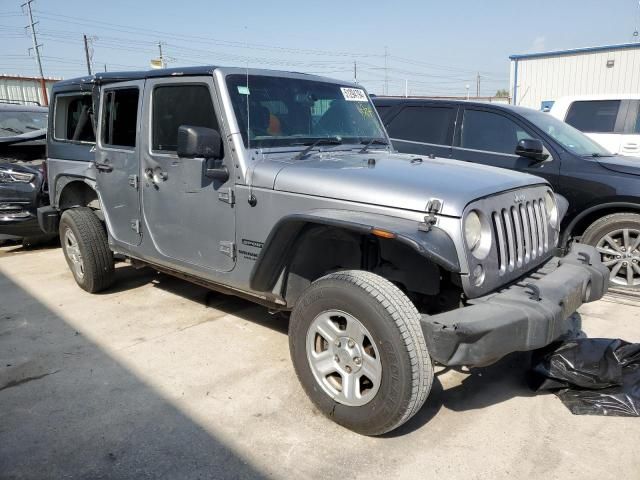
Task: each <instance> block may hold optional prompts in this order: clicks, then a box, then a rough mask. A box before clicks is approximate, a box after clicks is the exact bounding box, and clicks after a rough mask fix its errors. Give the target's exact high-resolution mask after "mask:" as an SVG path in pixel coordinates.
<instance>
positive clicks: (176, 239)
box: [141, 77, 235, 272]
mask: <svg viewBox="0 0 640 480" xmlns="http://www.w3.org/2000/svg"><path fill="white" fill-rule="evenodd" d="M144 104H145V107H144V118H145V119H149V120H148V121H146V122H144V123H145V127H144V129H143V131H144V135H145V138H146V139H147V141H148V145H146V146H145V148H144V152H143V153H142V171H141V175H142V177H143V181H142V209H143V217H144V225H145V228H144V230H145V231H146V232H149V235H148V236H146V235H145V239H144V242H145V245H146V242H151V243H152V247H153V250H155V252H156V254H157V255H158V258H159V259H161V260H163V259H164V260H165V261H172V262H174V261H176V260H177V261H181V262H184V264H186V266H195V267H200V268H202V269H211V270H216V271H222V272H226V271H229V270H231V269H232V268H233V266H234V264H235V243H234V242H235V208H234V204H233V202H234V195H233V190H232V187H233V176H231V178H230V179H229V180H228V181H227V182H224V183H222V182H220V181H218V180H213V179H211V178H208V177H206V176H205V175H204V170H205V160H204V159H202V158H180V157H178V155H177V154H176V149H177V143H178V141H177V138H178V127H180V126H181V125H191V126H200V127H208V128H214V129H216V130H218V131H220V132H221V134H222V137H223V138H224V134H223V133H222V131H221V130H220V129H221V127H222V125H223V124H222V122H221V117H220V116H219V115H218V110H219V109H218V108H217V107H215V106H214V105H218V102H217V97H216V94H215V88H214V83H213V77H189V78H182V79H177V78H164V79H162V78H160V79H148V80H147V83H146V86H145V102H144ZM223 161H224V163H225V165H226V166H227V168H228V169H229V171H230V172H233V170H234V168H233V162H232V161H231V155H230V152H228V151H226V149H225V158H224V159H223ZM150 246H151V245H150ZM146 251H148V250H146Z"/></svg>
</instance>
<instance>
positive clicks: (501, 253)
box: [491, 199, 549, 275]
mask: <svg viewBox="0 0 640 480" xmlns="http://www.w3.org/2000/svg"><path fill="white" fill-rule="evenodd" d="M491 220H492V223H493V230H494V234H495V237H494V238H495V239H496V246H497V250H498V266H499V270H498V272H499V274H500V275H504V273H505V272H507V271H509V272H512V271H513V270H514V269H516V268H520V267H522V266H523V265H527V264H528V263H529V262H531V261H533V260H535V259H536V258H539V257H541V256H542V255H544V253H546V252H547V251H548V250H549V224H548V218H547V212H546V209H545V206H544V200H543V199H538V200H531V201H526V202H522V203H520V204H518V205H514V206H512V207H510V208H503V209H501V210H496V211H494V212H493V213H492V214H491Z"/></svg>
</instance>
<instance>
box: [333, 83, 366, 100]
mask: <svg viewBox="0 0 640 480" xmlns="http://www.w3.org/2000/svg"><path fill="white" fill-rule="evenodd" d="M340 90H342V96H343V97H344V99H345V100H346V101H348V102H368V101H369V99H368V98H367V94H366V93H364V90H362V89H361V88H347V87H340Z"/></svg>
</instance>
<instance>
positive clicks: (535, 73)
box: [511, 44, 640, 109]
mask: <svg viewBox="0 0 640 480" xmlns="http://www.w3.org/2000/svg"><path fill="white" fill-rule="evenodd" d="M611 60H613V66H611V67H608V66H607V62H610V61H611ZM516 62H517V69H518V73H517V74H518V78H517V89H516V90H517V93H516V96H517V98H516V99H515V101H514V103H516V104H518V105H522V106H525V107H531V108H536V109H539V108H540V107H541V104H542V102H544V101H555V100H557V99H558V98H559V97H562V96H565V95H590V94H614V93H640V44H638V48H631V49H629V48H627V49H615V48H613V49H611V50H606V51H594V52H582V53H570V54H566V55H563V54H557V55H553V56H541V57H533V58H519V59H517V60H511V95H512V96H513V90H514V76H515V64H516Z"/></svg>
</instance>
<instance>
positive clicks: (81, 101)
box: [53, 94, 96, 143]
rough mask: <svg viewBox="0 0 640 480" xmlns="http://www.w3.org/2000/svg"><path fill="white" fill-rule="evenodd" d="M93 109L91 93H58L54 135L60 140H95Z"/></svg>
mask: <svg viewBox="0 0 640 480" xmlns="http://www.w3.org/2000/svg"><path fill="white" fill-rule="evenodd" d="M91 110H92V104H91V95H83V94H78V95H56V99H55V107H54V129H53V137H54V138H55V139H56V140H60V141H71V142H89V143H93V142H95V141H96V136H95V133H94V131H93V125H92V119H91Z"/></svg>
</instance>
